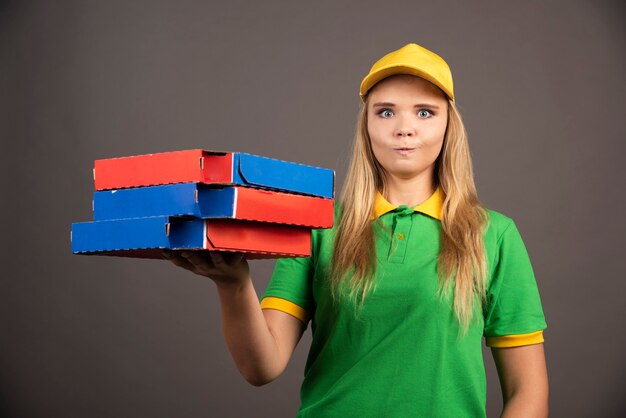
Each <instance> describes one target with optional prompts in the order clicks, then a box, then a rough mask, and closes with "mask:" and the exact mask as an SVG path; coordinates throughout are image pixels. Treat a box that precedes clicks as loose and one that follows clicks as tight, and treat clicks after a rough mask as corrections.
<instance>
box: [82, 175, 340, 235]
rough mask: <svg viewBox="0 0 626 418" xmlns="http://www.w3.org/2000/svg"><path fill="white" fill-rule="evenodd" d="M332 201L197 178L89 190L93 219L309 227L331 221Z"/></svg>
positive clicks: (326, 224)
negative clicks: (165, 219) (173, 219)
mask: <svg viewBox="0 0 626 418" xmlns="http://www.w3.org/2000/svg"><path fill="white" fill-rule="evenodd" d="M333 207H334V201H333V200H331V199H324V198H320V197H312V196H303V195H294V194H287V193H280V192H275V191H269V190H261V189H251V188H248V187H239V186H236V187H233V186H230V187H223V188H221V187H220V188H215V187H209V186H206V185H203V184H199V183H181V184H169V185H163V186H150V187H136V188H132V189H118V190H106V191H100V192H95V193H94V200H93V213H94V220H96V221H101V220H109V219H122V218H143V217H148V216H183V215H187V216H195V217H197V218H231V219H242V220H248V221H260V222H274V223H281V224H290V225H301V226H308V227H311V228H330V227H332V226H333Z"/></svg>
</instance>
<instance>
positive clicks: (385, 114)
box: [378, 109, 393, 118]
mask: <svg viewBox="0 0 626 418" xmlns="http://www.w3.org/2000/svg"><path fill="white" fill-rule="evenodd" d="M378 114H379V115H380V116H382V117H383V118H390V117H392V116H393V112H392V111H391V110H389V109H383V110H381V111H380V112H378Z"/></svg>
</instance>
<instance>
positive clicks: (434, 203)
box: [373, 186, 445, 221]
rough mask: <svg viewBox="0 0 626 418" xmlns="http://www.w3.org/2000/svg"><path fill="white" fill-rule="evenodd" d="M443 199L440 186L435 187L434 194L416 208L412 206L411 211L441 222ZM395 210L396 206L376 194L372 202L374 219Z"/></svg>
mask: <svg viewBox="0 0 626 418" xmlns="http://www.w3.org/2000/svg"><path fill="white" fill-rule="evenodd" d="M444 199H445V194H444V193H443V190H442V189H441V186H437V189H436V190H435V192H434V193H433V194H432V195H431V196H430V197H429V198H428V199H426V200H425V201H423V202H422V203H420V204H419V205H417V206H413V208H412V209H413V210H414V211H415V212H421V213H424V214H426V215H428V216H432V217H433V218H435V219H438V220H439V221H441V211H442V208H443V201H444ZM396 208H397V206H394V205H393V204H391V203H389V202H388V201H387V199H385V198H384V197H383V195H382V194H380V192H376V198H375V200H374V216H373V218H374V219H376V218H378V217H379V216H382V215H384V214H385V213H387V212H391V211H392V210H394V209H396Z"/></svg>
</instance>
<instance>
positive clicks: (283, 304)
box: [261, 296, 309, 325]
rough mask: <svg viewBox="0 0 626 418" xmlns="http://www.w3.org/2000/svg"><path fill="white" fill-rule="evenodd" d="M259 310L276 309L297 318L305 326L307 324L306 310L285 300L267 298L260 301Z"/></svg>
mask: <svg viewBox="0 0 626 418" xmlns="http://www.w3.org/2000/svg"><path fill="white" fill-rule="evenodd" d="M261 309H276V310H277V311H281V312H285V313H287V314H289V315H291V316H294V317H296V318H298V319H299V320H300V321H302V322H303V323H304V324H305V325H306V324H308V323H309V315H308V314H307V312H306V310H304V308H302V307H300V306H298V305H296V304H295V303H293V302H290V301H288V300H287V299H282V298H276V297H272V296H268V297H266V298H263V300H262V301H261Z"/></svg>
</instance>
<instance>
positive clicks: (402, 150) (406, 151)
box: [393, 147, 415, 155]
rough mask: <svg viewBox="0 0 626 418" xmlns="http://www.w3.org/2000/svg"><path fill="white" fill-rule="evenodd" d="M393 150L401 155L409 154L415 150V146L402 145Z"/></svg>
mask: <svg viewBox="0 0 626 418" xmlns="http://www.w3.org/2000/svg"><path fill="white" fill-rule="evenodd" d="M393 150H394V151H395V152H397V153H398V154H400V155H409V154H411V153H412V152H413V151H414V150H415V148H408V147H401V148H394V149H393Z"/></svg>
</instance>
